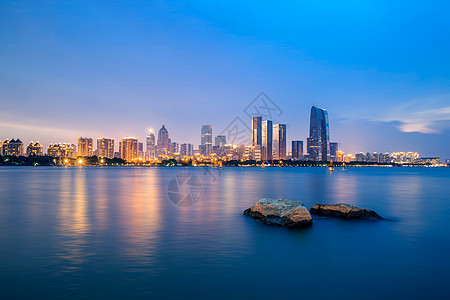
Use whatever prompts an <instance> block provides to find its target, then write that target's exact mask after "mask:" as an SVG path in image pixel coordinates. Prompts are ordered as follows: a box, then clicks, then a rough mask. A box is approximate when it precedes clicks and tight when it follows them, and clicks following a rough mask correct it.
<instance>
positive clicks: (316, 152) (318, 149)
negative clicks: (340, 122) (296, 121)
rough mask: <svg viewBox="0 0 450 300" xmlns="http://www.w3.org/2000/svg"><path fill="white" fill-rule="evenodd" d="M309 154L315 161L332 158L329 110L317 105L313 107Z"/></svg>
mask: <svg viewBox="0 0 450 300" xmlns="http://www.w3.org/2000/svg"><path fill="white" fill-rule="evenodd" d="M308 156H309V158H310V159H311V160H314V161H329V160H330V127H329V124H328V112H327V111H326V110H325V109H323V108H320V107H317V106H313V107H311V119H310V128H309V138H308Z"/></svg>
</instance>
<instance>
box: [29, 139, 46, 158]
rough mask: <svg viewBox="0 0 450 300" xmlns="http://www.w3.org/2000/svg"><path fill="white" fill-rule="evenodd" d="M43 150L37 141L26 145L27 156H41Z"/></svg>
mask: <svg viewBox="0 0 450 300" xmlns="http://www.w3.org/2000/svg"><path fill="white" fill-rule="evenodd" d="M42 155H44V151H43V148H42V145H41V144H40V143H39V142H36V143H35V142H31V143H29V144H28V146H27V156H42Z"/></svg>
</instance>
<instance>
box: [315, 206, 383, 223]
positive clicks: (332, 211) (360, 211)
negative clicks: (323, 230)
mask: <svg viewBox="0 0 450 300" xmlns="http://www.w3.org/2000/svg"><path fill="white" fill-rule="evenodd" d="M309 212H310V213H311V214H312V215H319V216H328V217H336V218H343V219H364V220H370V219H380V220H382V219H383V218H382V217H380V216H379V215H378V214H377V213H376V212H374V211H373V210H371V209H365V208H359V207H357V206H352V205H349V204H333V205H328V204H316V205H314V206H313V207H311V209H310V210H309Z"/></svg>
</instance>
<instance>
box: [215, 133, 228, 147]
mask: <svg viewBox="0 0 450 300" xmlns="http://www.w3.org/2000/svg"><path fill="white" fill-rule="evenodd" d="M226 144H227V137H226V136H224V135H218V136H216V139H215V146H216V147H224V146H225V145H226Z"/></svg>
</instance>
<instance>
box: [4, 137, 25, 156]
mask: <svg viewBox="0 0 450 300" xmlns="http://www.w3.org/2000/svg"><path fill="white" fill-rule="evenodd" d="M2 149H3V155H7V156H22V155H23V143H22V141H21V140H20V139H17V140H15V139H12V140H5V141H4V142H3V145H2Z"/></svg>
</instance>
